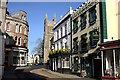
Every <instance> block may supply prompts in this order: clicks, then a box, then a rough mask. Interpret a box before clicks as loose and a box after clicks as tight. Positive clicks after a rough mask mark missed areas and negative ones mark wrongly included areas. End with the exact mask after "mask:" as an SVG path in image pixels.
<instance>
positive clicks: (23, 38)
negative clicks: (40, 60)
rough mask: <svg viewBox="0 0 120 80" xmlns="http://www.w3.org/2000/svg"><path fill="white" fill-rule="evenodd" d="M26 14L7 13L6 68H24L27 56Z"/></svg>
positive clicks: (23, 12) (27, 30)
mask: <svg viewBox="0 0 120 80" xmlns="http://www.w3.org/2000/svg"><path fill="white" fill-rule="evenodd" d="M26 14H27V13H26V12H25V11H22V10H20V11H19V12H18V13H16V14H11V13H9V12H7V14H6V23H5V34H6V42H5V64H6V66H26V65H27V55H28V32H29V26H28V22H27V17H26Z"/></svg>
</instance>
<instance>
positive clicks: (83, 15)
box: [80, 13, 87, 30]
mask: <svg viewBox="0 0 120 80" xmlns="http://www.w3.org/2000/svg"><path fill="white" fill-rule="evenodd" d="M86 18H87V15H86V13H84V14H82V15H81V19H80V22H81V24H80V26H81V30H83V29H85V27H86Z"/></svg>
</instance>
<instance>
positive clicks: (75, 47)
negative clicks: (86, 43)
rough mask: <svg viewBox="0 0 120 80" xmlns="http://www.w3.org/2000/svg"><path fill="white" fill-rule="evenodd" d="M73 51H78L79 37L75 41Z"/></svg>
mask: <svg viewBox="0 0 120 80" xmlns="http://www.w3.org/2000/svg"><path fill="white" fill-rule="evenodd" d="M73 51H74V52H77V51H78V37H76V38H74V39H73Z"/></svg>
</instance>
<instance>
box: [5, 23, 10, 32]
mask: <svg viewBox="0 0 120 80" xmlns="http://www.w3.org/2000/svg"><path fill="white" fill-rule="evenodd" d="M6 31H10V22H8V23H7V24H6Z"/></svg>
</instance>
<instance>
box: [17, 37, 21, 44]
mask: <svg viewBox="0 0 120 80" xmlns="http://www.w3.org/2000/svg"><path fill="white" fill-rule="evenodd" d="M20 44H21V37H19V38H18V45H20Z"/></svg>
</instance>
